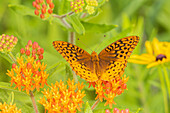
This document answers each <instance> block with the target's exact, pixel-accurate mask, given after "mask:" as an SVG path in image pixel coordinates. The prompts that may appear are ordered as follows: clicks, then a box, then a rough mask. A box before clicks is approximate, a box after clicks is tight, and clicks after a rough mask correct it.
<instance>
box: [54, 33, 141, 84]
mask: <svg viewBox="0 0 170 113" xmlns="http://www.w3.org/2000/svg"><path fill="white" fill-rule="evenodd" d="M138 42H139V37H138V36H129V37H125V38H122V39H120V40H118V41H116V42H114V43H112V44H110V45H109V46H107V47H106V48H105V49H103V50H102V51H101V52H100V53H99V55H97V53H96V52H93V53H95V54H96V55H97V56H96V55H90V54H89V53H88V52H86V51H85V50H83V49H81V48H80V47H78V46H76V45H73V44H71V43H68V42H64V41H54V42H53V46H54V47H55V48H56V50H57V51H58V52H59V53H60V54H61V55H62V56H63V57H64V58H65V59H66V60H67V62H68V63H69V64H70V66H71V68H72V70H74V71H75V72H76V74H77V75H79V76H80V77H81V78H83V79H86V80H87V81H89V82H94V81H96V80H98V79H101V80H105V81H111V80H113V79H115V78H117V77H120V76H122V74H123V73H124V69H125V67H126V65H127V59H128V57H129V56H130V55H131V53H132V51H133V50H134V48H135V47H136V45H137V43H138ZM92 59H96V60H92ZM97 59H99V61H98V60H97Z"/></svg>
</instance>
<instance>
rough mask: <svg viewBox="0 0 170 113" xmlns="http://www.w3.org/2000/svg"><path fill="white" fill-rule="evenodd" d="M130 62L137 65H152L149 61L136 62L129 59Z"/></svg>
mask: <svg viewBox="0 0 170 113" xmlns="http://www.w3.org/2000/svg"><path fill="white" fill-rule="evenodd" d="M128 62H131V63H135V64H149V63H150V62H148V61H141V60H134V59H129V60H128Z"/></svg>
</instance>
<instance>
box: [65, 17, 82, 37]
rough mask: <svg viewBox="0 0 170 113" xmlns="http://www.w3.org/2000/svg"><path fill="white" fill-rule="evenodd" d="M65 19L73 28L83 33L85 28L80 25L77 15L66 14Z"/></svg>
mask: <svg viewBox="0 0 170 113" xmlns="http://www.w3.org/2000/svg"><path fill="white" fill-rule="evenodd" d="M67 19H68V21H69V22H70V23H71V24H72V26H73V28H74V30H75V31H76V32H77V33H78V34H80V35H82V34H85V28H84V26H83V25H82V23H81V22H80V20H79V18H78V17H77V15H71V16H70V15H67Z"/></svg>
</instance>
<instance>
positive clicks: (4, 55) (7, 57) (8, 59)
mask: <svg viewBox="0 0 170 113" xmlns="http://www.w3.org/2000/svg"><path fill="white" fill-rule="evenodd" d="M0 56H1V57H3V58H4V59H6V60H7V61H8V62H9V63H11V64H13V63H14V62H13V61H12V59H10V57H9V56H8V55H7V54H5V53H1V52H0Z"/></svg>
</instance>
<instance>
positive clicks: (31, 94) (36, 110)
mask: <svg viewBox="0 0 170 113" xmlns="http://www.w3.org/2000/svg"><path fill="white" fill-rule="evenodd" d="M30 97H31V100H32V104H33V107H34V110H35V113H39V112H38V108H37V105H36V102H35V98H34V94H33V93H32V91H30Z"/></svg>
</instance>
